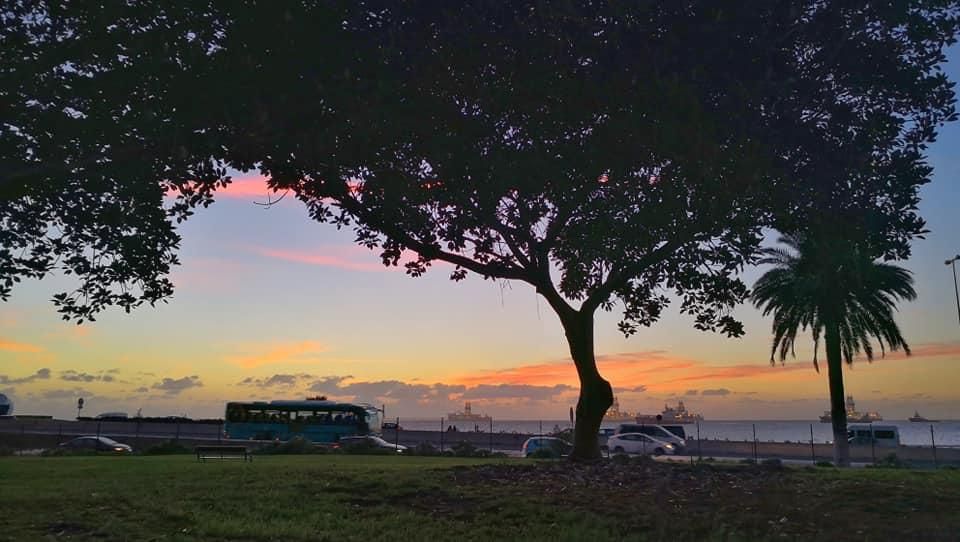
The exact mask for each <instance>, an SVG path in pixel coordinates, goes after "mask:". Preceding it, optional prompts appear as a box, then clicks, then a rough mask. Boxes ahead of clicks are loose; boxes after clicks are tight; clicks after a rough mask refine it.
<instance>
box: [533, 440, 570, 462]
mask: <svg viewBox="0 0 960 542" xmlns="http://www.w3.org/2000/svg"><path fill="white" fill-rule="evenodd" d="M572 450H573V445H572V444H570V443H569V442H567V441H565V440H563V439H559V438H556V437H530V438H528V439H527V441H526V442H524V443H523V448H521V449H520V455H522V456H523V457H535V456H540V455H545V456H549V457H566V456H568V455H570V452H571V451H572Z"/></svg>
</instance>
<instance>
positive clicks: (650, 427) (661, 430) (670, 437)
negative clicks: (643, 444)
mask: <svg viewBox="0 0 960 542" xmlns="http://www.w3.org/2000/svg"><path fill="white" fill-rule="evenodd" d="M624 433H643V434H644V435H649V436H651V437H653V438H655V439H659V440H662V441H664V442H669V443H670V444H673V445H674V446H676V447H677V449H678V451H680V450H683V449H684V448H686V447H687V441H686V440H684V439H682V438H680V437H678V436H677V435H675V434H673V433H671V432H670V431H668V430H667V429H666V428H665V427H663V426H662V425H654V424H645V423H621V424H620V425H618V426H617V431H616V433H614V434H615V435H621V434H624Z"/></svg>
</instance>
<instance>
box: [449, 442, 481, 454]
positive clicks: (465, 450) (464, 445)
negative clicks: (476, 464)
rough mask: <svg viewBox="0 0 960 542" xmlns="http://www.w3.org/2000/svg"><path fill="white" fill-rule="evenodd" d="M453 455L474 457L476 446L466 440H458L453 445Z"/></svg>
mask: <svg viewBox="0 0 960 542" xmlns="http://www.w3.org/2000/svg"><path fill="white" fill-rule="evenodd" d="M451 449H452V450H453V455H455V456H457V457H476V453H477V447H476V446H474V445H473V444H470V443H469V442H467V441H460V442H458V443H456V444H454V445H453V446H451Z"/></svg>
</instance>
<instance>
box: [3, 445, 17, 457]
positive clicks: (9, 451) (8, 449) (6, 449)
mask: <svg viewBox="0 0 960 542" xmlns="http://www.w3.org/2000/svg"><path fill="white" fill-rule="evenodd" d="M13 452H14V450H13V448H11V447H10V446H0V456H4V455H13Z"/></svg>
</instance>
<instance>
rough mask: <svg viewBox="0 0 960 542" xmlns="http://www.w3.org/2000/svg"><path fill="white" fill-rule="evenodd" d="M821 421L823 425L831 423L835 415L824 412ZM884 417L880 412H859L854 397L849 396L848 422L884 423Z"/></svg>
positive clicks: (827, 411)
mask: <svg viewBox="0 0 960 542" xmlns="http://www.w3.org/2000/svg"><path fill="white" fill-rule="evenodd" d="M820 421H821V422H823V423H830V422H832V421H833V415H832V414H831V413H830V411H829V410H824V411H823V416H820ZM882 421H883V416H881V415H880V413H879V412H876V411H871V412H857V406H856V403H854V402H853V396H852V395H848V396H847V422H848V423H849V422H852V423H870V422H882Z"/></svg>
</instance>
